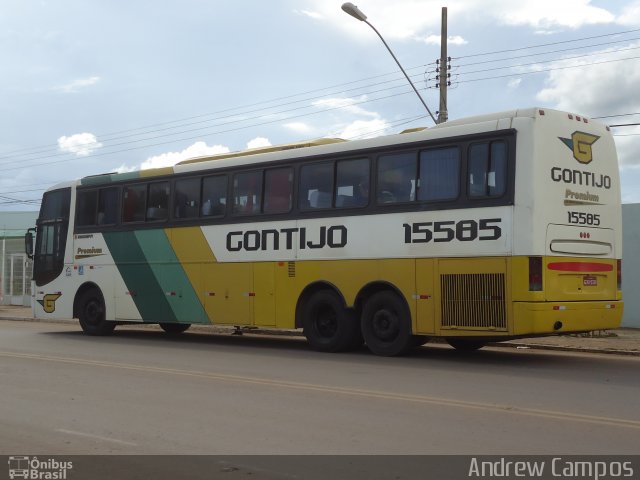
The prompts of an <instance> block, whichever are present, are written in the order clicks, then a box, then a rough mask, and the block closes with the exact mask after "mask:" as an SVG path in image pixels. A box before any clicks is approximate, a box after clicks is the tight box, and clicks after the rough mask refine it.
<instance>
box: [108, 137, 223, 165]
mask: <svg viewBox="0 0 640 480" xmlns="http://www.w3.org/2000/svg"><path fill="white" fill-rule="evenodd" d="M227 152H229V148H228V147H225V146H224V145H211V146H208V145H207V143H206V142H202V141H200V142H196V143H194V144H193V145H190V146H189V147H187V148H185V149H184V150H182V151H181V152H167V153H162V154H160V155H155V156H153V157H149V158H147V159H146V160H145V161H144V162H142V164H141V165H140V170H147V169H149V168H160V167H171V166H173V165H175V164H176V163H178V162H181V161H182V160H187V159H189V158H193V157H201V156H205V155H215V154H218V153H227ZM120 168H121V169H122V171H131V170H128V168H129V167H126V166H124V165H123V166H121V167H120Z"/></svg>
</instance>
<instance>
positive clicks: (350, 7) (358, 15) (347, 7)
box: [342, 2, 438, 124]
mask: <svg viewBox="0 0 640 480" xmlns="http://www.w3.org/2000/svg"><path fill="white" fill-rule="evenodd" d="M342 10H344V11H345V12H347V13H348V14H349V15H351V16H352V17H353V18H355V19H357V20H360V21H361V22H364V23H366V24H367V25H369V26H370V27H371V28H372V29H373V31H374V32H376V34H377V35H378V36H379V37H380V40H382V43H384V46H385V47H387V50H389V53H390V54H391V56H392V57H393V59H394V60H395V61H396V63H397V64H398V67H400V70H402V73H404V76H405V77H406V78H407V81H408V82H409V85H411V88H413V91H414V92H416V95H418V98H419V99H420V101H421V102H422V105H424V108H426V109H427V112H429V116H431V119H432V120H433V123H436V124H437V123H438V121H437V120H436V118H435V117H434V116H433V114H432V113H431V110H429V107H427V104H426V103H425V102H424V100H423V99H422V96H421V95H420V93H419V92H418V89H417V88H416V87H415V85H414V84H413V82H412V81H411V79H410V78H409V75H407V72H405V71H404V68H402V65H400V62H399V61H398V59H397V58H396V56H395V55H394V54H393V52H392V51H391V48H389V45H387V42H385V41H384V38H382V35H380V32H378V30H376V27H374V26H373V25H371V23H369V22H368V21H367V16H366V15H365V14H364V13H362V12H361V11H360V9H359V8H358V7H356V6H355V5H354V4H353V3H351V2H347V3H343V4H342Z"/></svg>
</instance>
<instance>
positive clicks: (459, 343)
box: [447, 337, 487, 352]
mask: <svg viewBox="0 0 640 480" xmlns="http://www.w3.org/2000/svg"><path fill="white" fill-rule="evenodd" d="M447 343H448V344H449V345H451V346H452V347H453V348H455V349H456V350H460V351H461V352H473V351H475V350H479V349H481V348H482V347H484V346H485V345H486V344H487V343H486V342H483V341H480V340H470V339H468V338H453V337H452V338H447Z"/></svg>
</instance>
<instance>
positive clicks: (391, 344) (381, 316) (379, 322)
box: [361, 291, 416, 357]
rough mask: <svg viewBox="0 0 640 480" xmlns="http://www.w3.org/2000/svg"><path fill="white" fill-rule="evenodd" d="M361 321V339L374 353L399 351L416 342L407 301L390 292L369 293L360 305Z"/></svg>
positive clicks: (403, 350)
mask: <svg viewBox="0 0 640 480" xmlns="http://www.w3.org/2000/svg"><path fill="white" fill-rule="evenodd" d="M361 321H362V335H363V336H364V341H365V343H366V344H367V347H368V348H369V350H371V352H372V353H375V354H376V355H383V356H385V357H391V356H394V355H401V354H403V353H405V352H406V351H407V350H408V349H409V348H411V347H412V346H415V345H416V344H415V340H414V336H413V335H412V334H411V318H410V314H409V310H408V309H407V305H406V304H405V302H404V301H403V300H402V299H401V298H400V297H399V296H398V295H396V294H395V293H393V292H388V291H387V292H378V293H376V294H374V295H373V296H371V298H369V300H367V303H365V305H364V309H363V311H362V320H361Z"/></svg>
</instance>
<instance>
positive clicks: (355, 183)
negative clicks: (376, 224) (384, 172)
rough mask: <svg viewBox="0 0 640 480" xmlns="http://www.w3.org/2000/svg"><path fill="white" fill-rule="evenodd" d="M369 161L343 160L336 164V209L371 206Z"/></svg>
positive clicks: (365, 159) (363, 159) (360, 159)
mask: <svg viewBox="0 0 640 480" xmlns="http://www.w3.org/2000/svg"><path fill="white" fill-rule="evenodd" d="M369 170H370V169H369V159H368V158H359V159H357V160H342V161H339V162H338V163H337V164H336V198H335V202H336V203H335V205H336V207H341V208H346V207H365V206H366V205H368V204H369Z"/></svg>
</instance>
